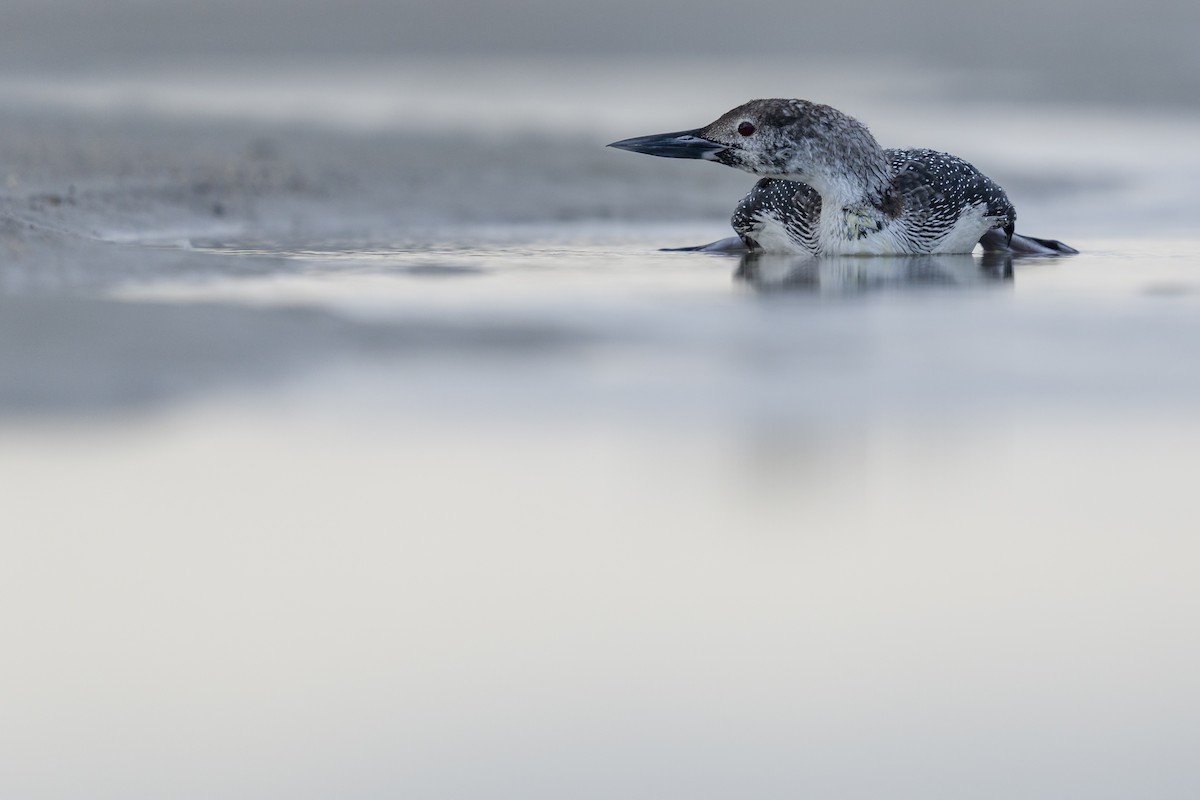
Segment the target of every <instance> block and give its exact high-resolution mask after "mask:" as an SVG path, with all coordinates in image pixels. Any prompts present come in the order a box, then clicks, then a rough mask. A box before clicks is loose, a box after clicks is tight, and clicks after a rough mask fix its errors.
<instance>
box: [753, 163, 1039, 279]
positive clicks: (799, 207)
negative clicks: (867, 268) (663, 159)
mask: <svg viewBox="0 0 1200 800" xmlns="http://www.w3.org/2000/svg"><path fill="white" fill-rule="evenodd" d="M884 152H885V154H886V155H887V158H888V164H889V168H890V173H891V176H890V177H891V181H890V186H889V191H890V193H891V195H892V201H893V202H896V201H898V205H899V209H898V213H897V214H896V215H895V216H894V217H893V218H891V219H890V220H888V221H887V222H884V223H882V224H877V225H876V227H874V228H872V229H867V230H864V231H861V232H860V233H859V237H860V238H862V239H863V240H865V241H864V245H868V244H869V245H871V246H873V247H875V248H879V247H880V246H879V244H878V243H879V242H883V243H884V247H883V248H881V249H878V250H875V251H876V252H887V251H888V250H894V251H895V252H905V253H942V252H970V250H971V248H972V247H974V245H975V243H976V242H978V241H979V239H980V238H981V237H982V236H983V235H984V234H985V233H987V231H989V230H991V229H994V228H1002V229H1005V230H1006V231H1011V230H1012V226H1013V225H1014V223H1015V222H1016V216H1017V215H1016V210H1015V209H1014V208H1013V206H1012V203H1010V202H1009V201H1008V196H1007V195H1006V194H1005V193H1004V190H1003V189H1001V188H1000V186H998V185H997V184H996V183H995V182H994V181H992V180H991V179H990V178H988V177H987V176H986V175H984V174H982V173H981V172H979V170H977V169H975V167H973V166H971V165H970V164H969V163H967V162H966V161H964V160H962V159H961V158H957V157H956V156H952V155H949V154H947V153H940V152H938V151H936V150H924V149H914V150H896V149H892V150H886V151H884ZM821 210H822V207H821V197H820V195H819V194H818V193H817V192H816V191H815V190H813V189H812V188H810V187H809V186H807V185H805V184H803V183H797V182H795V181H788V180H782V179H773V178H764V179H763V180H761V181H759V182H758V183H757V184H756V185H755V186H754V188H753V189H752V190H751V191H750V193H749V194H748V195H746V197H745V198H743V199H742V202H741V203H740V204H739V205H738V207H737V209H736V211H735V212H734V214H733V219H732V224H733V228H734V230H735V231H737V233H738V235H739V236H741V237H742V239H743V240H744V241H745V242H746V244H747V245H749V246H751V247H755V248H759V249H765V250H773V251H780V250H783V251H791V252H797V253H809V254H812V255H821V254H824V252H825V250H826V248H825V247H822V245H821V235H820V234H821V225H820V218H821ZM843 212H844V213H846V214H851V215H852V214H853V210H851V209H843Z"/></svg>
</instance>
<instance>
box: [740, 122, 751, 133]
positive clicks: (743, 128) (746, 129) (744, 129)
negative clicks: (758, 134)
mask: <svg viewBox="0 0 1200 800" xmlns="http://www.w3.org/2000/svg"><path fill="white" fill-rule="evenodd" d="M738 133H740V134H741V135H742V136H749V135H750V134H752V133H754V126H753V125H751V124H750V123H749V122H743V123H742V124H741V125H738Z"/></svg>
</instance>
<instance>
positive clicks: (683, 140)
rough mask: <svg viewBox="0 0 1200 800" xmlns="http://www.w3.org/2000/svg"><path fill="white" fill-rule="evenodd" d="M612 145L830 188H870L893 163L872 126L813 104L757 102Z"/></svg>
mask: <svg viewBox="0 0 1200 800" xmlns="http://www.w3.org/2000/svg"><path fill="white" fill-rule="evenodd" d="M609 147H616V148H618V149H621V150H630V151H633V152H635V153H647V154H649V155H654V156H665V157H667V158H699V159H704V160H705V161H716V162H717V163H720V164H725V165H726V166H730V167H736V168H737V169H740V170H744V171H746V172H751V173H754V174H755V175H760V176H765V177H772V178H787V179H789V180H796V181H801V182H803V183H807V184H809V185H810V186H812V187H813V188H815V189H816V190H817V191H819V192H821V191H822V189H823V188H824V187H828V186H832V185H837V184H845V183H847V182H849V183H854V184H870V183H873V182H875V181H877V180H878V179H880V178H881V177H882V176H883V175H884V173H885V172H886V168H887V159H886V156H885V155H884V152H883V149H882V148H881V147H880V146H879V143H878V142H876V141H875V137H873V136H872V135H871V133H870V131H868V130H867V128H866V126H865V125H863V124H862V123H861V122H859V121H858V120H856V119H854V118H853V117H851V116H849V115H847V114H843V113H842V112H841V111H838V110H837V109H835V108H831V107H830V106H826V105H821V104H819V103H812V102H809V101H807V100H781V99H774V100H751V101H750V102H749V103H745V104H743V105H740V106H738V107H737V108H735V109H733V110H732V111H729V112H727V113H726V114H724V115H722V116H721V118H720V119H718V120H717V121H716V122H713V123H711V124H709V125H705V126H704V127H703V128H696V129H694V130H690V131H675V132H673V133H660V134H654V135H651V136H638V137H636V138H633V139H623V140H622V141H619V142H613V143H612V144H610V145H609Z"/></svg>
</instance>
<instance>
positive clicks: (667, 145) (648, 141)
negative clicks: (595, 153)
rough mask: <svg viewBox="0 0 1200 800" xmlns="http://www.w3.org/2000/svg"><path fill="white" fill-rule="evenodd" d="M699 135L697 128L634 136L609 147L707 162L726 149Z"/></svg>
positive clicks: (724, 146)
mask: <svg viewBox="0 0 1200 800" xmlns="http://www.w3.org/2000/svg"><path fill="white" fill-rule="evenodd" d="M699 134H700V129H699V128H697V129H696V130H693V131H675V132H674V133H656V134H654V135H652V136H635V137H634V138H632V139H622V140H621V141H619V142H613V143H612V144H610V145H609V147H615V148H617V149H618V150H630V151H632V152H634V153H646V154H647V155H652V156H663V157H664V158H704V159H709V160H712V156H714V155H715V154H717V153H719V152H721V151H722V150H726V149H728V147H727V146H726V145H723V144H719V143H718V142H713V141H709V140H708V139H705V138H704V137H703V136H700V135H699Z"/></svg>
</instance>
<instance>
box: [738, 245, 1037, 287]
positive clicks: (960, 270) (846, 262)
mask: <svg viewBox="0 0 1200 800" xmlns="http://www.w3.org/2000/svg"><path fill="white" fill-rule="evenodd" d="M734 278H735V279H736V280H738V281H744V282H745V283H748V284H750V285H751V286H753V287H754V288H755V289H758V290H761V291H800V292H804V291H809V292H817V291H819V292H835V293H836V292H845V293H854V292H865V291H877V290H882V291H887V290H896V289H909V288H922V287H924V288H930V287H946V288H949V287H955V288H983V287H986V286H997V285H1002V284H1009V283H1011V282H1012V280H1013V255H1012V253H980V254H964V255H919V256H886V257H879V256H821V257H814V256H785V255H774V254H768V253H758V252H749V253H744V254H742V255H741V257H740V261H739V263H738V267H737V270H736V271H735V272H734Z"/></svg>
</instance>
